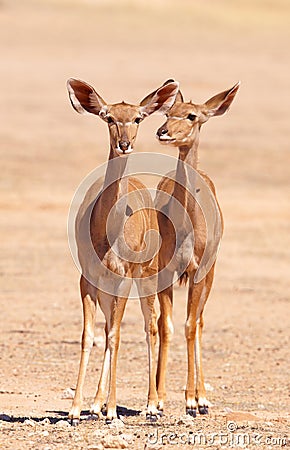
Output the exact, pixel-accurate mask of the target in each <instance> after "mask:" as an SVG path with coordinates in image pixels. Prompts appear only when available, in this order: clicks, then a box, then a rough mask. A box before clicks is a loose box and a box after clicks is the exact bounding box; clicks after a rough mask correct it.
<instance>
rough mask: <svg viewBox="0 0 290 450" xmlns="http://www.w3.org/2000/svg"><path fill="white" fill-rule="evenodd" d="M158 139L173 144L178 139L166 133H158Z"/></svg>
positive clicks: (162, 142) (163, 142)
mask: <svg viewBox="0 0 290 450" xmlns="http://www.w3.org/2000/svg"><path fill="white" fill-rule="evenodd" d="M156 139H158V140H159V141H160V142H161V144H173V143H174V142H175V141H176V139H174V138H171V137H169V136H166V135H163V136H158V135H156Z"/></svg>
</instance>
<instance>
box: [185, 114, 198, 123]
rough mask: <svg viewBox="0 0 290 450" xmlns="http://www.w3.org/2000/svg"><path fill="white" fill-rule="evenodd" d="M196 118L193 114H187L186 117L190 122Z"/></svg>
mask: <svg viewBox="0 0 290 450" xmlns="http://www.w3.org/2000/svg"><path fill="white" fill-rule="evenodd" d="M195 118H196V115H195V114H188V116H187V119H189V120H191V121H192V122H193V121H194V119H195Z"/></svg>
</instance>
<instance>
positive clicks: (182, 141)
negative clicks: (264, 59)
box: [156, 82, 240, 148]
mask: <svg viewBox="0 0 290 450" xmlns="http://www.w3.org/2000/svg"><path fill="white" fill-rule="evenodd" d="M239 86H240V82H238V83H237V84H235V85H234V86H233V87H232V88H231V89H229V90H227V91H224V92H221V93H219V94H217V95H215V96H214V97H212V98H210V99H209V100H207V101H206V102H205V103H203V104H195V103H192V102H191V101H190V102H184V100H183V96H182V94H181V92H180V91H179V92H178V94H177V96H176V101H175V103H174V105H173V106H172V108H171V109H170V110H169V111H168V112H167V113H166V116H167V121H166V122H165V123H164V124H163V125H162V126H161V127H160V128H159V129H158V130H157V133H156V137H157V139H158V140H159V142H160V143H161V144H170V145H173V146H175V147H186V148H191V147H192V146H193V144H194V142H195V141H196V140H197V139H198V135H199V130H200V127H201V125H202V124H203V123H205V122H207V121H208V119H209V118H210V117H213V116H221V115H222V114H224V113H225V112H226V111H227V110H228V109H229V107H230V105H231V103H232V101H233V100H234V98H235V95H236V93H237V91H238V89H239Z"/></svg>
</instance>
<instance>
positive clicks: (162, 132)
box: [157, 127, 168, 137]
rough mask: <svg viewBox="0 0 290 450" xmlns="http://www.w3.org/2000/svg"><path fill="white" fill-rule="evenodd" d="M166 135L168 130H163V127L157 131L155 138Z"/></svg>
mask: <svg viewBox="0 0 290 450" xmlns="http://www.w3.org/2000/svg"><path fill="white" fill-rule="evenodd" d="M167 133H168V130H167V128H164V127H160V128H159V130H158V131H157V136H159V137H160V136H163V135H164V134H167Z"/></svg>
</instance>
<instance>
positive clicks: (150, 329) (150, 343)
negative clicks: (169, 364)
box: [140, 295, 159, 421]
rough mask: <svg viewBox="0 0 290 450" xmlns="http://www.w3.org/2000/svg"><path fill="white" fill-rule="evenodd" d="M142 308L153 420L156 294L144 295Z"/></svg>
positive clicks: (149, 409)
mask: <svg viewBox="0 0 290 450" xmlns="http://www.w3.org/2000/svg"><path fill="white" fill-rule="evenodd" d="M140 301H141V309H142V313H143V316H144V323H145V327H144V328H145V333H146V341H147V347H148V362H149V389H148V402H147V415H146V418H147V419H149V420H152V421H156V420H157V416H158V413H159V411H158V409H157V404H158V396H157V389H156V354H155V347H156V337H157V324H156V311H155V308H154V301H155V295H151V296H148V297H143V298H141V299H140Z"/></svg>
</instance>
